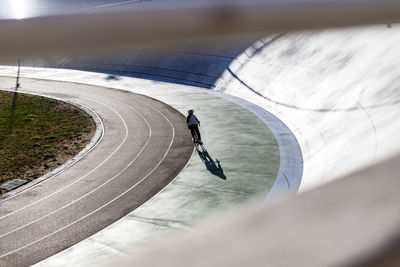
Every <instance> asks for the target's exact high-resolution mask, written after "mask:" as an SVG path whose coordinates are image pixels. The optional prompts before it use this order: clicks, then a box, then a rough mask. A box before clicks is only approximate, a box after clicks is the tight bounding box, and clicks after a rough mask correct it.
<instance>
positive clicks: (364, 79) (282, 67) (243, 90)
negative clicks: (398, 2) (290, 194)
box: [216, 24, 400, 190]
mask: <svg viewBox="0 0 400 267" xmlns="http://www.w3.org/2000/svg"><path fill="white" fill-rule="evenodd" d="M399 41H400V26H399V25H397V24H393V25H391V27H388V25H377V26H370V27H359V28H350V29H342V30H325V31H315V32H301V33H291V34H289V33H288V34H284V35H281V36H280V37H279V38H276V39H274V40H272V39H271V38H270V37H268V38H266V39H264V40H260V41H258V42H256V43H254V45H253V46H252V47H249V48H248V49H247V51H245V52H244V53H243V54H242V55H241V56H239V57H238V58H237V59H236V60H235V61H234V62H232V64H231V65H230V66H229V67H228V69H227V70H226V71H225V73H224V74H223V75H222V77H221V79H220V80H219V81H218V82H217V84H216V90H218V91H220V92H224V93H227V94H232V95H235V96H238V97H241V98H244V99H246V100H248V101H250V102H252V103H254V104H256V105H258V106H261V107H263V108H265V109H266V110H268V111H270V112H272V113H273V114H275V115H276V116H277V117H278V118H279V119H281V120H282V121H283V122H284V123H285V124H286V125H288V127H289V128H290V129H291V130H292V132H293V133H294V134H295V135H296V137H297V139H298V141H299V143H300V146H301V150H302V152H303V156H304V174H303V178H302V184H301V187H300V190H305V189H307V188H311V187H315V186H318V185H321V184H324V183H327V182H329V181H332V180H333V179H335V178H337V177H340V176H342V175H345V174H348V173H349V172H352V171H354V170H356V169H359V168H362V167H365V166H369V165H374V164H375V163H377V162H379V161H382V160H384V159H386V158H388V157H390V156H392V155H394V154H395V153H397V152H399V151H400V139H399V138H396V136H397V135H398V131H399V129H400V121H399V120H398V116H399V110H400V106H399V105H400V101H399V100H400V93H399V92H400V91H399V73H400V72H399V68H398V62H399V60H400V53H399V50H398V43H399Z"/></svg>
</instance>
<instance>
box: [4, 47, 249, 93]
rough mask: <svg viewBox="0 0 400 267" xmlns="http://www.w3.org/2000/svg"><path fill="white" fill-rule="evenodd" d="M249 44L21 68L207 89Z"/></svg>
mask: <svg viewBox="0 0 400 267" xmlns="http://www.w3.org/2000/svg"><path fill="white" fill-rule="evenodd" d="M250 44H251V42H243V43H240V42H238V43H235V44H231V45H227V44H222V45H221V44H220V45H214V46H212V47H208V48H207V47H204V48H200V47H199V48H192V49H189V48H187V49H184V48H182V49H180V50H178V49H176V50H171V49H169V50H150V51H149V50H144V51H134V52H131V53H123V54H118V53H114V54H111V53H110V54H106V55H93V56H79V57H73V56H58V57H57V56H53V57H48V58H30V59H29V58H28V59H24V60H23V61H22V65H23V66H28V67H43V68H60V69H75V70H83V71H92V72H100V73H107V74H111V75H124V76H129V77H136V78H142V79H149V80H155V81H164V82H169V83H178V84H185V85H192V86H196V87H201V88H211V87H213V86H214V83H215V82H216V81H217V80H218V78H219V77H220V76H221V74H222V73H223V72H224V71H225V70H226V68H227V67H228V66H229V65H230V64H231V62H232V61H233V60H234V59H235V58H236V57H237V56H238V55H240V54H241V53H243V51H244V50H245V49H246V48H247V47H248V46H249V45H250ZM2 64H4V65H16V64H18V62H13V61H10V62H6V61H3V62H2Z"/></svg>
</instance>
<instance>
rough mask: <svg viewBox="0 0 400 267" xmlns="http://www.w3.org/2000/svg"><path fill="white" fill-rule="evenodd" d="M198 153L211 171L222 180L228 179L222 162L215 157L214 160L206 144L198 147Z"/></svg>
mask: <svg viewBox="0 0 400 267" xmlns="http://www.w3.org/2000/svg"><path fill="white" fill-rule="evenodd" d="M197 153H198V154H199V157H200V159H201V160H202V161H203V163H204V165H205V166H206V168H207V170H208V171H209V172H211V173H212V174H213V175H215V176H218V177H219V178H221V179H222V180H226V179H227V178H226V176H225V174H224V170H223V169H222V166H221V162H219V160H218V159H215V161H214V159H213V158H212V157H211V156H210V154H209V153H208V151H207V150H206V149H205V147H204V146H201V149H198V150H197Z"/></svg>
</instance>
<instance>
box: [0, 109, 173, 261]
mask: <svg viewBox="0 0 400 267" xmlns="http://www.w3.org/2000/svg"><path fill="white" fill-rule="evenodd" d="M142 104H145V103H142ZM145 105H147V106H149V107H150V108H152V109H153V110H155V111H157V112H158V113H159V114H161V115H162V116H163V117H164V118H165V119H166V120H167V121H168V123H169V124H170V125H171V128H172V139H171V142H170V144H169V146H168V149H167V151H166V152H165V153H164V155H163V157H162V159H161V160H160V161H159V162H158V164H157V165H156V166H155V167H154V168H153V169H152V170H151V171H150V172H149V173H148V174H147V175H146V176H144V177H143V178H142V179H141V180H140V181H138V182H137V183H136V184H134V185H133V186H131V187H130V188H128V189H127V190H126V191H125V192H123V193H122V194H120V195H119V196H117V197H115V198H114V199H112V200H110V201H109V202H107V203H106V204H104V205H102V206H101V207H99V208H97V209H96V210H94V211H92V212H90V213H88V214H86V215H85V216H83V217H81V218H80V219H78V220H76V221H74V222H72V223H70V224H68V225H66V226H64V227H62V228H60V229H58V230H57V231H54V232H52V233H50V234H48V235H46V236H44V237H42V238H40V239H38V240H36V241H34V242H31V243H29V244H27V245H25V246H22V247H20V248H18V249H15V250H13V251H10V252H8V253H5V254H3V255H1V256H0V259H1V258H4V257H6V256H8V255H10V254H12V253H15V252H17V251H20V250H22V249H24V248H26V247H29V246H31V245H34V244H36V243H38V242H40V241H42V240H44V239H46V238H48V237H50V236H52V235H54V234H56V233H58V232H61V231H62V230H64V229H66V228H68V227H70V226H72V225H74V224H76V223H77V222H79V221H81V220H83V219H85V218H87V217H89V216H90V215H92V214H94V213H96V212H98V211H99V210H101V209H103V208H105V207H107V206H108V205H110V204H111V203H112V202H114V201H115V200H117V199H119V198H121V197H122V196H124V195H125V194H126V193H128V192H129V191H130V190H132V189H133V188H135V187H136V186H137V185H138V184H140V183H141V182H143V181H144V180H145V179H146V178H147V177H149V176H150V175H151V174H152V173H153V172H154V171H155V170H156V169H157V168H158V167H159V166H160V164H161V163H162V162H163V161H164V159H165V157H166V156H167V154H168V152H169V151H170V149H171V146H172V144H173V142H174V139H175V128H174V126H173V125H172V123H171V122H170V120H169V119H168V118H167V117H165V115H164V114H162V113H161V112H160V111H159V110H157V109H155V108H153V107H151V106H150V105H148V104H145ZM129 107H130V108H132V107H131V106H129ZM132 109H133V108H132Z"/></svg>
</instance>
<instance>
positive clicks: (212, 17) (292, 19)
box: [0, 0, 400, 58]
mask: <svg viewBox="0 0 400 267" xmlns="http://www.w3.org/2000/svg"><path fill="white" fill-rule="evenodd" d="M201 3H203V2H201ZM399 20H400V2H399V1H393V0H362V1H360V0H347V1H330V0H325V1H321V0H319V1H317V0H313V1H282V2H280V1H242V2H233V3H232V2H226V1H222V2H221V4H215V3H210V2H204V3H203V4H197V5H193V4H190V3H182V6H181V7H180V8H179V9H171V8H168V7H167V6H158V5H152V6H150V7H148V6H146V8H129V9H127V8H121V9H113V10H112V11H111V10H109V11H99V12H88V13H86V14H85V13H76V14H64V15H55V16H47V17H36V18H29V19H23V20H3V21H0V36H1V42H0V51H1V57H3V58H7V57H11V56H15V55H17V56H19V57H21V56H28V55H30V56H32V55H34V56H39V55H48V54H50V53H51V54H54V53H71V52H80V53H93V52H96V51H104V50H107V51H110V50H118V51H121V50H122V51H124V50H127V49H129V50H131V49H136V48H146V47H149V46H151V47H153V48H154V47H168V46H176V45H180V46H184V45H186V46H194V45H202V44H209V43H215V42H233V41H238V40H241V41H243V40H244V39H249V38H251V39H253V38H255V37H261V36H264V35H266V34H269V33H276V32H283V31H297V30H304V29H316V28H326V27H343V26H349V25H362V24H377V23H384V24H387V23H392V22H397V21H399Z"/></svg>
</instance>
